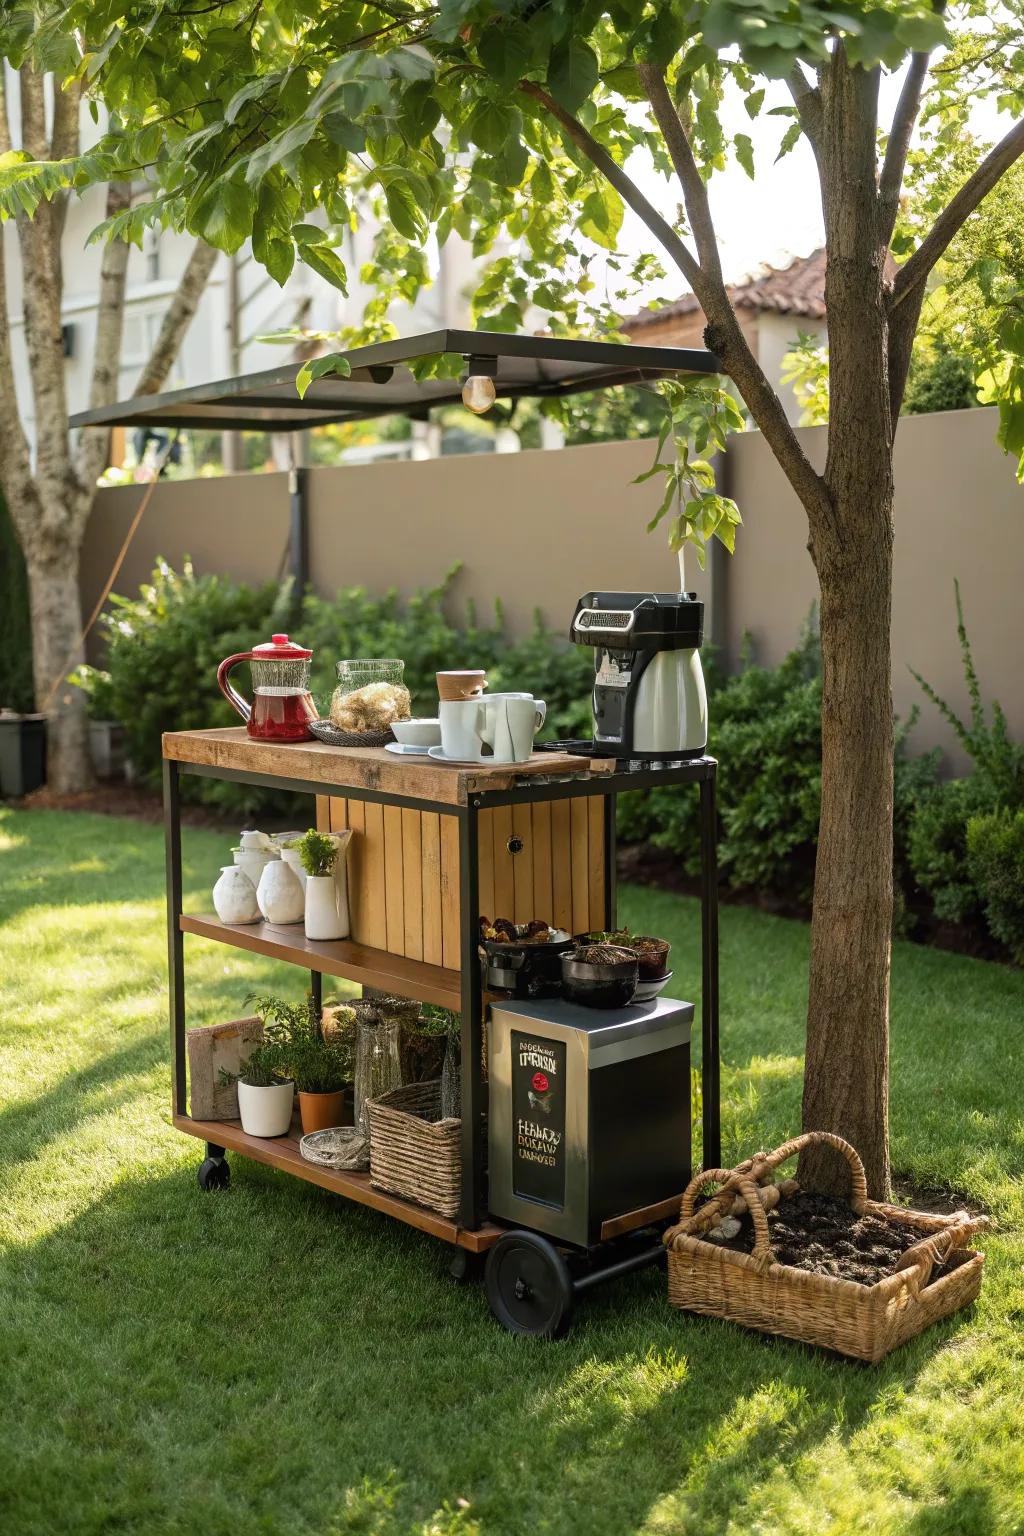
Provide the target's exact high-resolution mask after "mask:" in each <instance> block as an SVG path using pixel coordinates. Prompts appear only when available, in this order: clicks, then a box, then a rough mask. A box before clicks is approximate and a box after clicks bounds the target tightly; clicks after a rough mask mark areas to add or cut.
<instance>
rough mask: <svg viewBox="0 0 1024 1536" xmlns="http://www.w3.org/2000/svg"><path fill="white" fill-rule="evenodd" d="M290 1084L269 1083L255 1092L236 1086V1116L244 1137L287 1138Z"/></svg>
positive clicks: (292, 1086) (292, 1089)
mask: <svg viewBox="0 0 1024 1536" xmlns="http://www.w3.org/2000/svg"><path fill="white" fill-rule="evenodd" d="M294 1097H295V1084H294V1083H271V1085H270V1087H269V1088H256V1087H254V1086H253V1084H252V1083H243V1082H241V1081H240V1082H239V1084H238V1114H239V1118H240V1120H241V1122H242V1130H243V1131H244V1132H245V1134H246V1135H247V1136H287V1134H288V1129H289V1127H290V1125H291V1123H292V1101H293V1099H294Z"/></svg>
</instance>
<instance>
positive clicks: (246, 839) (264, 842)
mask: <svg viewBox="0 0 1024 1536" xmlns="http://www.w3.org/2000/svg"><path fill="white" fill-rule="evenodd" d="M238 843H239V847H241V848H245V849H257V850H258V851H260V852H262V853H269V851H270V849H271V848H272V847H273V846H274V840H273V838H272V837H270V836H269V834H268V833H266V832H240V833H239V836H238Z"/></svg>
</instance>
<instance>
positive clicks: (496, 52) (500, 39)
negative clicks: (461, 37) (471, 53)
mask: <svg viewBox="0 0 1024 1536" xmlns="http://www.w3.org/2000/svg"><path fill="white" fill-rule="evenodd" d="M477 53H478V54H479V56H480V63H481V64H482V65H483V67H484V69H486V71H487V73H488V74H489V75H490V76H491V77H492V79H494V80H497V82H498V84H499V85H503V86H504V87H505V89H506V90H511V88H512V87H513V86H514V85H515V84H516V83H517V82H518V81H519V80H520V79H521V77H522V76H523V75H524V74H525V73H526V71H527V69H529V67H530V63H531V61H532V59H533V45H532V43H531V41H530V34H529V31H528V29H527V27H526V26H525V25H524V23H522V22H518V21H514V22H511V23H507V24H500V23H491V24H490V25H489V26H486V27H484V29H483V33H482V35H481V37H480V42H479V43H478V45H477Z"/></svg>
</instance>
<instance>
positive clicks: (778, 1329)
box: [665, 1131, 988, 1364]
mask: <svg viewBox="0 0 1024 1536" xmlns="http://www.w3.org/2000/svg"><path fill="white" fill-rule="evenodd" d="M812 1142H823V1143H826V1144H827V1145H829V1146H831V1147H835V1148H836V1150H837V1151H839V1152H841V1153H842V1154H843V1156H844V1157H845V1158H846V1160H847V1162H848V1163H849V1165H850V1171H851V1174H852V1190H851V1195H850V1205H851V1206H852V1208H853V1210H854V1211H856V1212H857V1214H858V1215H863V1214H865V1213H870V1214H871V1215H874V1216H882V1217H887V1218H889V1219H891V1220H893V1221H898V1222H900V1223H901V1224H902V1225H904V1226H906V1227H910V1228H913V1229H914V1230H915V1231H917V1232H920V1234H921V1240H920V1242H917V1243H915V1244H914V1245H913V1246H912V1247H911V1248H908V1249H907V1251H906V1252H905V1253H904V1255H903V1257H902V1258H901V1260H900V1262H899V1265H898V1267H897V1270H896V1272H895V1273H894V1274H892V1275H888V1276H886V1278H885V1279H883V1280H879V1281H878V1282H877V1283H876V1284H875V1285H859V1284H857V1283H856V1282H855V1281H852V1280H839V1279H835V1278H833V1277H831V1276H829V1275H816V1274H812V1273H809V1272H808V1271H806V1270H802V1269H794V1268H792V1267H791V1266H789V1265H786V1264H779V1263H777V1262H776V1261H775V1259H774V1257H773V1256H772V1251H771V1241H770V1238H769V1232H768V1221H767V1217H766V1207H770V1206H771V1205H772V1204H774V1203H775V1201H776V1200H777V1198H778V1191H777V1190H776V1189H775V1187H774V1186H773V1185H772V1184H768V1185H767V1187H766V1188H765V1187H762V1186H763V1185H765V1183H766V1181H767V1180H768V1178H769V1175H770V1174H772V1173H773V1172H774V1171H775V1169H776V1168H777V1167H778V1166H779V1164H780V1163H783V1162H785V1161H786V1160H787V1159H788V1158H790V1157H792V1156H793V1154H794V1153H796V1152H799V1151H800V1149H801V1148H802V1147H805V1146H807V1145H808V1144H810V1143H812ZM711 1183H714V1184H721V1185H722V1186H723V1188H722V1191H721V1193H720V1194H718V1195H716V1196H715V1197H714V1198H713V1199H712V1200H710V1201H708V1202H707V1204H705V1205H703V1206H701V1208H700V1210H698V1211H696V1212H695V1210H694V1207H695V1203H696V1198H697V1194H698V1192H699V1191H700V1189H701V1188H702V1187H703V1186H704V1185H705V1184H711ZM795 1187H796V1186H795V1184H794V1183H793V1182H792V1181H791V1182H789V1183H787V1185H786V1186H785V1190H786V1192H787V1193H788V1192H789V1191H790V1190H791V1189H793V1188H795ZM744 1209H746V1210H749V1212H750V1215H751V1218H752V1220H753V1223H754V1250H753V1252H752V1253H750V1254H746V1253H735V1252H733V1251H732V1250H731V1249H728V1248H722V1247H721V1246H720V1245H719V1244H717V1243H711V1242H707V1241H705V1240H704V1239H703V1238H701V1236H700V1235H699V1234H700V1233H701V1232H702V1231H704V1230H705V1229H706V1228H707V1227H709V1226H711V1225H713V1224H714V1223H715V1222H717V1221H718V1220H719V1219H720V1218H721V1216H722V1215H723V1214H725V1213H726V1212H729V1211H732V1212H734V1213H736V1214H738V1213H739V1212H740V1211H742V1210H744ZM987 1224H988V1223H987V1221H986V1218H985V1217H977V1218H972V1217H970V1216H969V1215H968V1213H967V1212H966V1211H958V1212H957V1213H956V1214H954V1215H952V1216H930V1215H927V1214H925V1213H924V1212H923V1211H908V1210H903V1209H902V1208H901V1207H899V1206H894V1205H882V1204H879V1203H878V1202H876V1201H874V1200H869V1199H868V1198H867V1181H866V1180H865V1177H864V1166H863V1164H862V1163H861V1160H860V1158H859V1157H858V1156H857V1153H856V1152H855V1151H854V1149H853V1148H852V1147H851V1146H850V1144H849V1142H846V1141H843V1140H842V1138H841V1137H839V1136H832V1135H830V1134H828V1133H827V1132H825V1131H811V1132H809V1133H808V1134H807V1135H805V1136H797V1137H795V1138H794V1139H793V1140H792V1141H787V1142H785V1143H784V1144H783V1145H782V1146H781V1147H776V1149H775V1151H774V1152H769V1153H764V1154H759V1155H758V1156H757V1157H753V1158H750V1159H748V1161H747V1162H745V1163H741V1164H740V1165H739V1166H738V1167H737V1168H734V1169H732V1170H731V1171H729V1170H724V1169H721V1168H711V1169H708V1170H707V1171H706V1172H704V1173H701V1174H698V1176H697V1177H696V1178H695V1179H694V1180H693V1181H692V1182H691V1183H690V1185H689V1186H688V1188H687V1190H686V1193H685V1194H684V1195H683V1203H682V1207H681V1209H680V1214H679V1223H678V1225H677V1226H674V1227H670V1228H669V1230H668V1231H667V1232H666V1233H665V1244H666V1247H667V1248H668V1299H669V1301H670V1303H671V1304H672V1306H674V1307H682V1308H685V1310H686V1311H688V1312H701V1313H704V1314H705V1315H706V1316H709V1317H722V1318H729V1319H731V1321H733V1322H736V1323H742V1324H744V1326H746V1327H748V1328H757V1329H759V1330H760V1331H761V1332H762V1333H776V1334H782V1335H783V1336H784V1337H785V1338H789V1339H800V1340H802V1341H803V1342H804V1343H805V1344H817V1345H820V1346H822V1347H823V1348H825V1349H834V1350H837V1351H838V1352H839V1353H840V1354H843V1355H852V1356H854V1357H855V1358H856V1359H858V1360H869V1361H871V1363H872V1364H874V1363H876V1362H877V1361H879V1360H881V1359H882V1357H883V1356H884V1355H887V1354H888V1353H889V1351H890V1350H892V1349H895V1348H896V1347H897V1346H898V1345H900V1344H903V1343H905V1342H906V1340H907V1339H910V1338H913V1336H914V1334H916V1333H920V1332H921V1331H922V1330H923V1329H924V1328H927V1327H928V1325H929V1323H934V1322H937V1321H938V1320H939V1319H940V1318H943V1317H948V1316H949V1315H950V1314H951V1313H953V1312H958V1311H959V1310H960V1309H961V1307H966V1306H968V1305H969V1304H970V1303H971V1302H972V1301H974V1300H975V1299H976V1297H977V1295H978V1292H979V1291H980V1289H981V1270H982V1265H983V1264H984V1261H985V1255H984V1254H983V1253H972V1252H971V1251H970V1250H968V1249H967V1248H966V1247H965V1244H966V1242H967V1240H968V1239H969V1238H970V1237H971V1236H973V1234H974V1233H975V1232H977V1231H979V1230H980V1229H981V1228H982V1227H984V1226H987ZM942 1264H945V1265H947V1266H948V1268H947V1270H946V1273H944V1274H942V1275H940V1277H939V1278H938V1279H937V1280H935V1281H934V1282H932V1283H931V1284H929V1281H930V1280H931V1275H932V1270H933V1268H934V1267H935V1266H937V1265H942Z"/></svg>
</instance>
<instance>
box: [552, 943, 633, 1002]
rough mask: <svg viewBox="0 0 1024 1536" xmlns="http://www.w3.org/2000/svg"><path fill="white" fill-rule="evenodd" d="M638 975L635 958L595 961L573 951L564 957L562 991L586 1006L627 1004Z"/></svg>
mask: <svg viewBox="0 0 1024 1536" xmlns="http://www.w3.org/2000/svg"><path fill="white" fill-rule="evenodd" d="M639 979H640V968H639V966H638V964H637V962H636V960H635V959H634V960H618V961H614V962H607V961H604V962H601V963H600V964H597V965H593V964H590V963H589V962H588V961H585V960H577V959H576V958H575V956H574V955H572V954H568V955H564V956H563V957H562V995H563V997H567V998H568V999H569V1001H570V1002H573V1003H583V1004H584V1005H585V1006H586V1007H587V1008H624V1007H625V1006H626V1004H627V1003H628V1002H631V1001H632V998H633V993H634V992H635V991H636V989H637V984H638V982H639Z"/></svg>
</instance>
